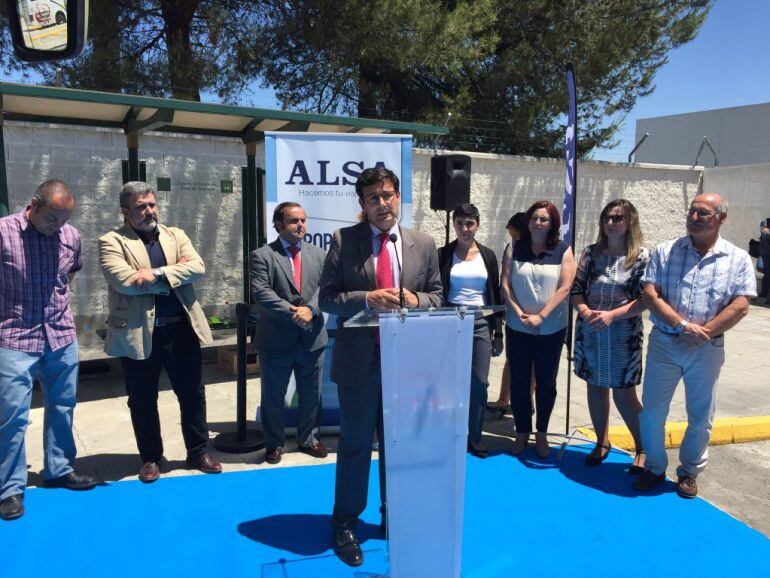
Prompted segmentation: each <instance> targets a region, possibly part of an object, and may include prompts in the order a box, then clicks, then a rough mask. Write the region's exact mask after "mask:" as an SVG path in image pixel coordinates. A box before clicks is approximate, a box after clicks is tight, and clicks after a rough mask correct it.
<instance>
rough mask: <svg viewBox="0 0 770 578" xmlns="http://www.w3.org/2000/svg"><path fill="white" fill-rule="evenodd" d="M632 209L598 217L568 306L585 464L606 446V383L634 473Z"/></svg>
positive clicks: (639, 463) (619, 206) (635, 267)
mask: <svg viewBox="0 0 770 578" xmlns="http://www.w3.org/2000/svg"><path fill="white" fill-rule="evenodd" d="M642 242H643V239H642V230H641V227H640V226H639V214H638V213H637V212H636V208H635V207H634V205H632V204H631V203H630V202H629V201H626V200H625V199H616V200H614V201H610V202H609V203H608V204H607V206H606V207H604V209H603V210H602V212H601V215H600V217H599V236H598V239H597V241H596V243H595V244H593V245H591V246H590V247H588V248H587V249H586V250H585V251H583V254H582V255H581V257H580V261H579V263H578V270H577V275H576V278H575V283H574V284H573V286H572V304H573V305H574V306H575V309H577V311H578V314H579V316H578V320H577V324H576V325H575V348H574V352H575V357H574V359H575V374H576V375H577V376H578V377H581V378H582V379H585V380H586V381H587V382H588V409H589V412H590V414H591V421H592V422H593V426H594V431H595V432H596V447H595V448H594V450H593V451H592V452H591V453H590V454H589V455H588V456H587V457H586V464H588V465H589V466H598V465H599V464H601V463H602V462H603V461H604V460H605V458H606V457H607V454H608V453H609V451H610V443H609V435H608V421H609V413H610V389H611V390H612V397H613V399H614V401H615V407H616V408H617V409H618V412H620V415H621V417H622V418H623V421H624V422H625V423H626V425H627V426H628V429H629V430H630V432H631V435H632V436H633V438H634V444H635V445H636V456H635V457H634V462H633V464H632V466H631V468H630V472H631V473H632V474H638V473H641V472H642V470H643V466H644V452H643V450H642V444H641V437H640V435H639V413H640V412H641V410H642V404H641V403H640V402H639V398H638V397H637V395H636V386H637V385H639V384H640V383H641V380H642V341H643V334H642V318H641V313H642V311H643V310H644V305H643V303H642V300H641V299H640V295H641V290H640V285H639V281H640V279H641V277H642V273H644V269H645V267H646V266H647V261H648V259H649V251H647V249H645V248H644V247H642Z"/></svg>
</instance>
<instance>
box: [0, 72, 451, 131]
mask: <svg viewBox="0 0 770 578" xmlns="http://www.w3.org/2000/svg"><path fill="white" fill-rule="evenodd" d="M0 99H2V114H3V118H4V119H6V120H19V121H31V122H48V123H59V124H78V125H86V126H103V127H112V128H119V129H123V131H124V132H125V133H126V134H140V133H142V132H146V131H149V130H160V131H168V132H181V133H189V134H205V135H213V136H227V137H237V138H241V139H242V140H243V141H244V142H258V141H260V140H262V139H263V138H264V132H265V131H292V132H327V133H328V132H339V133H356V132H360V133H375V134H377V133H427V134H447V133H448V132H449V129H448V128H447V127H444V126H435V125H428V124H420V123H410V122H397V121H389V120H381V119H369V118H354V117H343V116H332V115H324V114H311V113H304V112H292V111H286V110H273V109H266V108H252V107H245V106H235V105H229V104H216V103H208V102H195V101H188V100H174V99H167V98H157V97H149V96H136V95H130V94H119V93H110V92H99V91H94V90H75V89H70V88H58V87H50V86H35V85H28V84H16V83H7V82H0Z"/></svg>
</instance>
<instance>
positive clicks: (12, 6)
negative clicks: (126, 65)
mask: <svg viewBox="0 0 770 578" xmlns="http://www.w3.org/2000/svg"><path fill="white" fill-rule="evenodd" d="M6 1H7V5H8V10H7V13H8V27H9V28H10V29H11V38H12V39H13V49H14V52H15V53H16V57H17V58H19V59H21V60H26V61H28V62H39V61H45V60H63V59H65V58H75V57H76V56H77V55H78V54H80V53H81V51H82V50H83V45H84V44H85V40H86V35H87V33H88V0H6Z"/></svg>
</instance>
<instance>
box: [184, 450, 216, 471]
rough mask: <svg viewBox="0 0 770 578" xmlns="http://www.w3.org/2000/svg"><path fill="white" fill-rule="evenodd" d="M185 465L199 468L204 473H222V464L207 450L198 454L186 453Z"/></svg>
mask: <svg viewBox="0 0 770 578" xmlns="http://www.w3.org/2000/svg"><path fill="white" fill-rule="evenodd" d="M187 465H188V466H190V467H191V468H193V469H196V470H200V471H202V472H203V473H204V474H219V473H222V464H220V463H219V461H218V460H217V459H216V458H215V457H214V456H212V455H211V454H210V453H209V452H203V453H202V454H200V455H190V454H188V455H187Z"/></svg>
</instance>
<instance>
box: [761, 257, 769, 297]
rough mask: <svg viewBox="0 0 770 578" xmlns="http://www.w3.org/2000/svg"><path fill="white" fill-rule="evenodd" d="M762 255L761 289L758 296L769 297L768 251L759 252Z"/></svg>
mask: <svg viewBox="0 0 770 578" xmlns="http://www.w3.org/2000/svg"><path fill="white" fill-rule="evenodd" d="M760 255H761V256H762V290H761V291H760V292H759V296H760V297H770V253H760Z"/></svg>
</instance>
